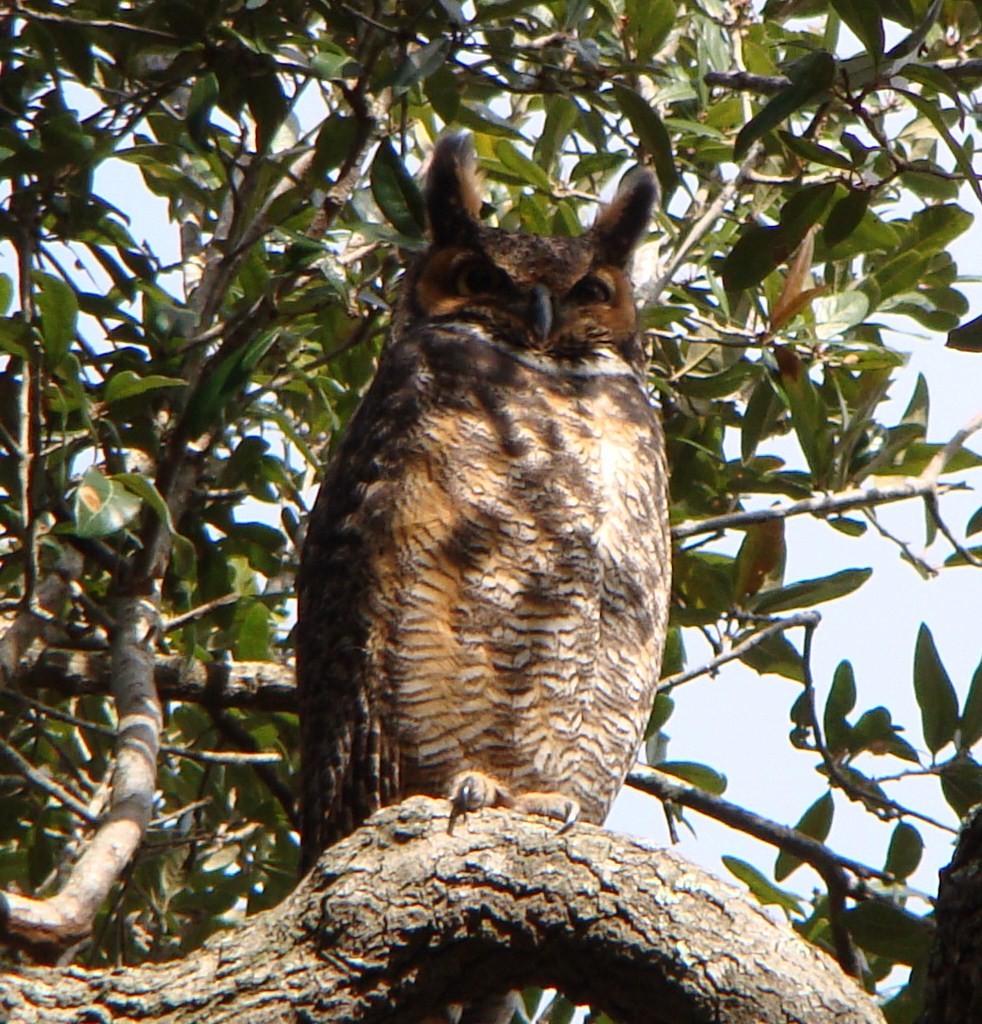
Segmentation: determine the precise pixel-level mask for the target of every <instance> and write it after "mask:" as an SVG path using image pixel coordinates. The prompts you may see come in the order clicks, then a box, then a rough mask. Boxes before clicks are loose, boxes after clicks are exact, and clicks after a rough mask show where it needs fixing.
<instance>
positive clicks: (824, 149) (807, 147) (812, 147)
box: [777, 132, 853, 171]
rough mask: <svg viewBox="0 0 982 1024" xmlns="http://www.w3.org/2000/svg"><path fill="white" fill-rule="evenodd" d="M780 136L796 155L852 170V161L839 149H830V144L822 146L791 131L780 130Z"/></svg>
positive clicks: (844, 169)
mask: <svg viewBox="0 0 982 1024" xmlns="http://www.w3.org/2000/svg"><path fill="white" fill-rule="evenodd" d="M777 134H778V137H779V138H780V139H781V141H782V142H783V143H784V144H785V146H787V147H788V149H790V150H791V152H792V153H794V154H795V156H800V157H801V158H802V159H803V160H808V161H810V162H811V163H815V164H824V165H825V166H826V167H838V168H839V169H840V170H843V171H851V170H852V166H853V164H852V161H851V160H850V159H848V157H844V156H843V155H842V154H841V153H839V152H838V151H837V150H834V149H829V147H828V146H821V145H819V144H818V143H817V142H812V141H811V140H809V139H802V138H799V137H798V136H797V135H792V134H791V132H778V133H777Z"/></svg>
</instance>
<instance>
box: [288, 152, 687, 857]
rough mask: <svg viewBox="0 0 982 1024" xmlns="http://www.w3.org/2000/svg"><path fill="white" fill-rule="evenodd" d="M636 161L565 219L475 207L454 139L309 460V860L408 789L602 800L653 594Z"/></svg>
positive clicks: (544, 801) (652, 612)
mask: <svg viewBox="0 0 982 1024" xmlns="http://www.w3.org/2000/svg"><path fill="white" fill-rule="evenodd" d="M654 199H655V185H654V182H653V180H652V178H651V177H650V175H648V174H646V173H644V172H640V171H638V172H634V173H633V174H631V175H629V176H628V177H627V178H626V179H625V181H624V183H623V184H622V186H621V188H620V190H619V191H618V193H617V195H616V196H615V198H614V199H613V201H612V202H611V203H610V204H609V205H608V206H606V207H604V208H603V209H601V211H600V213H599V216H598V217H597V219H596V222H595V223H594V225H593V226H592V227H591V228H590V229H589V230H587V231H586V232H585V233H584V234H583V235H581V236H580V237H578V238H544V237H540V236H537V235H530V234H523V233H514V232H508V231H504V230H501V229H498V228H493V227H488V226H485V225H484V224H483V223H482V222H481V220H480V216H479V214H480V208H481V193H480V183H479V179H478V177H477V175H476V173H475V171H474V168H473V163H472V158H471V157H470V150H469V143H468V142H467V141H466V140H465V139H464V138H462V137H460V136H453V137H448V138H444V139H443V140H442V141H441V142H439V143H438V145H437V147H436V149H435V152H434V154H433V158H432V162H431V165H430V169H429V172H428V176H427V184H426V206H427V212H428V217H429V226H430V235H431V244H430V247H429V248H428V249H427V251H426V252H425V253H424V254H423V255H422V256H421V258H419V259H418V261H417V262H416V263H415V264H414V265H413V266H412V267H411V268H410V269H409V270H408V271H407V273H406V275H405V278H404V282H403V285H402V294H401V299H400V302H399V305H398V308H397V310H396V313H395V316H394V319H393V328H392V337H391V339H390V341H389V343H388V344H387V346H386V348H385V349H384V351H383V353H382V355H381V358H380V360H379V365H378V370H377V373H376V375H375V378H374V381H373V382H372V384H371V386H370V388H369V390H368V392H367V394H366V395H365V397H364V399H363V401H362V403H361V405H360V406H359V408H358V410H357V412H356V413H355V414H354V416H353V418H352V420H351V422H350V425H349V427H348V430H347V434H346V436H345V437H344V439H343V441H342V443H341V444H340V446H339V447H338V449H337V452H336V454H335V456H334V458H333V460H332V461H331V463H330V466H329V468H328V470H327V474H326V477H325V479H324V483H323V485H322V487H321V490H320V494H319V496H318V498H317V503H316V506H315V508H314V510H313V512H312V514H311V518H310V522H309V527H308V532H307V539H306V543H305V545H304V550H303V557H302V563H301V568H300V575H299V580H298V590H299V623H298V627H297V672H298V679H299V687H300V708H301V713H302V769H303V797H302V805H303V806H302V821H303V847H304V860H305V863H306V865H307V866H308V867H309V866H310V864H311V863H312V861H313V859H314V857H315V856H316V855H317V854H318V853H319V852H320V851H321V850H322V849H323V848H324V847H326V846H329V845H330V844H332V843H334V842H335V841H337V840H338V839H340V838H342V837H343V836H345V835H347V834H348V833H349V832H351V831H352V830H353V829H355V828H356V827H357V826H358V825H359V824H360V823H361V822H362V821H364V820H365V818H367V817H368V816H369V815H370V814H371V813H372V812H373V811H375V810H376V809H378V808H379V807H380V806H383V805H385V804H391V803H394V802H396V801H399V800H400V799H402V798H404V797H407V796H409V795H411V794H416V793H423V794H429V795H431V796H438V797H439V796H448V797H449V798H450V799H451V800H452V801H453V804H454V808H455V810H456V811H458V812H459V811H464V810H470V809H473V808H476V807H479V806H485V805H488V804H503V805H507V806H514V807H518V808H519V809H524V810H528V811H533V812H536V813H543V814H547V815H552V816H555V817H557V818H561V819H562V820H564V821H567V822H569V821H572V820H573V819H574V818H575V817H576V816H577V815H578V814H581V815H582V817H583V818H584V819H585V820H587V821H590V822H596V823H601V822H602V821H603V819H604V817H605V816H606V814H607V811H608V810H609V808H610V805H611V802H612V801H613V799H614V796H615V794H616V793H617V791H618V789H619V788H620V786H621V784H622V783H623V781H624V776H625V774H626V772H627V770H628V768H629V766H630V765H631V763H632V761H633V760H634V757H635V754H636V752H637V748H638V745H639V742H640V740H641V737H642V732H643V729H644V726H645V723H646V721H647V719H648V715H649V712H650V709H651V703H652V700H653V698H654V694H655V688H656V681H657V679H658V673H659V665H660V661H661V654H662V647H663V641H664V636H665V629H666V621H667V615H668V594H669V566H670V553H669V536H668V515H667V495H666V466H665V454H664V443H663V438H662V432H661V426H660V423H659V419H658V416H657V414H656V412H655V410H654V409H653V407H652V405H651V403H650V401H649V398H648V394H647V390H646V386H645V367H646V360H645V355H644V351H643V348H642V346H641V344H640V342H639V339H638V337H637V332H636V314H635V307H634V299H633V296H632V291H631V284H630V281H629V278H628V276H627V274H626V272H625V264H626V263H627V261H628V259H629V258H630V255H631V252H632V250H633V248H634V247H635V245H636V244H637V242H638V240H639V238H640V237H641V236H642V235H643V234H644V233H645V232H646V230H647V226H648V223H649V218H650V214H651V207H652V204H653V202H654Z"/></svg>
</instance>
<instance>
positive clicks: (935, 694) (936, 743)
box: [914, 623, 958, 754]
mask: <svg viewBox="0 0 982 1024" xmlns="http://www.w3.org/2000/svg"><path fill="white" fill-rule="evenodd" d="M914 695H915V696H916V698H917V706H918V707H919V708H920V709H921V725H922V728H923V732H924V742H925V743H926V744H927V748H928V750H930V751H931V753H932V754H937V752H938V751H939V750H940V749H941V748H942V747H943V746H945V744H947V743H950V742H951V740H952V739H954V736H955V730H956V729H957V728H958V697H957V696H956V694H955V688H954V687H953V686H952V685H951V679H950V678H949V677H948V672H947V670H946V669H945V667H944V665H943V664H942V662H941V657H940V655H939V654H938V649H937V647H936V646H935V644H934V637H933V636H932V635H931V630H930V629H928V627H927V626H926V625H925V624H924V623H921V628H920V630H919V631H918V633H917V643H916V645H915V647H914Z"/></svg>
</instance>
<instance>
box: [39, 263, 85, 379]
mask: <svg viewBox="0 0 982 1024" xmlns="http://www.w3.org/2000/svg"><path fill="white" fill-rule="evenodd" d="M35 280H36V282H37V285H38V292H37V306H38V312H39V313H40V314H41V344H42V345H43V347H44V351H45V354H46V355H47V357H48V360H49V362H50V364H51V365H52V366H57V365H58V364H59V363H60V362H61V361H62V359H64V357H65V356H66V355H67V353H68V349H69V348H70V347H71V343H72V341H74V339H75V322H76V320H77V319H78V296H77V295H76V294H75V289H74V288H72V286H71V285H69V284H66V283H65V282H64V281H62V279H61V278H60V277H55V276H53V275H52V274H42V273H38V274H36V275H35Z"/></svg>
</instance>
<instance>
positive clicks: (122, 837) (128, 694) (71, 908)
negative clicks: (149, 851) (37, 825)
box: [6, 597, 163, 947]
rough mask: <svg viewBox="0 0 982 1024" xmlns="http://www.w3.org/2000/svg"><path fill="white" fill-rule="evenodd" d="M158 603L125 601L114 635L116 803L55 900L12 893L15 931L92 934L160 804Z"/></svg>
mask: <svg viewBox="0 0 982 1024" xmlns="http://www.w3.org/2000/svg"><path fill="white" fill-rule="evenodd" d="M157 627H158V621H157V610H156V607H155V606H154V605H153V604H152V603H151V602H149V601H146V600H143V599H140V598H136V597H130V598H126V599H125V600H124V601H123V606H122V609H121V612H120V616H119V627H118V629H117V633H116V636H115V637H114V639H113V649H112V676H113V679H112V682H113V695H114V697H115V700H116V708H117V713H118V716H119V729H118V739H117V743H116V766H115V770H114V772H113V779H112V786H111V793H110V798H109V809H108V812H107V813H106V816H105V818H104V819H103V821H102V823H101V824H100V826H99V828H98V829H97V831H96V832H95V835H94V836H93V837H92V840H91V841H90V842H89V844H88V845H87V846H86V848H85V849H84V850H83V852H82V854H81V856H80V857H79V858H78V860H77V861H76V863H75V864H74V866H73V867H72V870H71V872H70V873H69V876H68V879H67V881H66V882H65V884H64V886H63V887H62V888H61V889H60V890H59V891H58V892H57V893H56V894H55V895H54V896H52V897H51V898H50V899H47V900H35V899H29V898H27V897H24V896H20V895H17V894H13V893H8V894H6V902H7V907H6V909H7V920H6V928H7V933H8V935H9V936H10V937H11V938H13V939H15V940H17V941H20V942H23V943H26V944H30V945H40V946H55V947H59V946H65V945H67V944H69V943H70V942H72V941H74V940H76V939H78V938H80V937H82V936H84V935H86V934H88V932H89V930H90V928H91V927H92V922H93V920H94V919H95V915H96V913H97V912H98V910H99V907H100V906H101V905H102V902H103V900H105V898H106V896H107V894H108V893H109V890H110V889H111V888H112V886H113V884H114V883H115V882H116V879H117V878H119V876H120V874H121V873H122V871H123V869H124V868H125V867H126V865H127V864H128V863H129V861H130V858H131V857H132V856H133V854H134V853H135V852H136V850H137V848H138V847H139V845H140V842H141V840H142V839H143V835H144V833H145V832H146V828H147V825H148V824H149V822H150V817H151V813H152V810H153V793H154V785H155V781H156V765H157V750H158V746H159V743H160V730H161V726H162V721H163V720H162V714H161V709H160V702H159V700H158V699H157V695H156V692H155V691H154V687H153V640H154V638H155V636H156V633H157Z"/></svg>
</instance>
